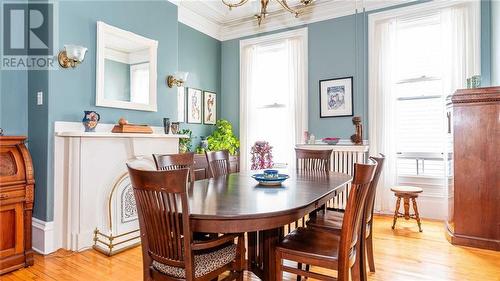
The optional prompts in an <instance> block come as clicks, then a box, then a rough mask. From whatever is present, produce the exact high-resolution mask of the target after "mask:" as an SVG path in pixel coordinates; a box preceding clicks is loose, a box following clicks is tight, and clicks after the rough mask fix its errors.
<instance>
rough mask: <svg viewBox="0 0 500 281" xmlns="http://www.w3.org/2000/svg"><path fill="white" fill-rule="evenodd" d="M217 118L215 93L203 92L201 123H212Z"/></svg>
mask: <svg viewBox="0 0 500 281" xmlns="http://www.w3.org/2000/svg"><path fill="white" fill-rule="evenodd" d="M216 119H217V95H216V94H215V93H213V92H209V91H204V92H203V123H205V124H210V125H213V124H215V121H216Z"/></svg>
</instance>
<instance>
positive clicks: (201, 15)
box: [169, 0, 415, 41]
mask: <svg viewBox="0 0 500 281" xmlns="http://www.w3.org/2000/svg"><path fill="white" fill-rule="evenodd" d="M169 1H170V2H172V3H175V4H176V5H178V7H179V10H178V15H179V22H182V23H184V24H186V25H188V26H190V27H192V28H194V29H196V30H198V31H200V32H203V33H205V34H207V35H209V36H211V37H213V38H215V39H217V40H220V41H225V40H231V39H236V38H242V37H245V36H251V35H255V34H259V33H264V32H269V31H275V30H280V29H285V28H291V27H296V26H301V25H305V24H309V23H314V22H319V21H324V20H328V19H332V18H338V17H343V16H348V15H353V14H355V13H356V10H357V11H362V10H363V8H364V9H365V11H372V10H377V9H383V8H387V7H390V6H394V5H399V4H404V3H408V2H413V1H415V0H389V1H324V2H318V3H317V4H316V5H314V6H310V7H307V8H305V9H304V10H303V12H302V14H301V16H300V17H299V18H295V17H294V16H292V15H291V14H290V13H288V12H286V11H284V10H280V12H278V13H271V14H270V15H269V16H268V17H267V18H266V20H265V21H264V22H263V24H262V25H261V26H260V27H259V26H258V25H257V21H256V20H255V18H254V17H253V16H247V17H244V18H240V19H236V20H229V21H228V20H224V19H223V18H222V13H221V11H219V10H217V9H214V6H213V5H209V4H208V3H206V2H205V3H204V2H203V1H186V2H182V3H178V0H169Z"/></svg>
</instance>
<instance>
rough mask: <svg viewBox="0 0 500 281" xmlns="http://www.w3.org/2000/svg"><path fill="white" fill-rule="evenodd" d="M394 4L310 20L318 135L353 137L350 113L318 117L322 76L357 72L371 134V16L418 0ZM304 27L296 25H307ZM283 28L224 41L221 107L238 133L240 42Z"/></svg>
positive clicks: (312, 102) (487, 68) (360, 107)
mask: <svg viewBox="0 0 500 281" xmlns="http://www.w3.org/2000/svg"><path fill="white" fill-rule="evenodd" d="M421 2H427V1H419V2H415V3H409V4H403V5H399V6H393V7H390V8H385V9H381V10H375V11H370V12H367V13H365V14H363V13H360V14H358V15H350V16H345V17H340V18H335V19H330V20H326V21H321V22H317V23H312V24H308V25H306V27H307V28H308V41H309V42H308V43H309V46H308V51H309V54H308V71H309V77H308V83H309V86H308V90H309V93H308V94H309V123H308V125H309V131H310V132H312V133H313V134H315V135H316V136H317V137H327V136H337V137H341V138H348V137H349V136H350V135H352V134H353V132H354V127H353V125H352V121H351V117H336V118H320V117H319V80H321V79H330V78H337V77H346V76H354V97H353V98H354V115H359V116H361V117H362V118H363V119H362V120H363V124H364V126H365V130H364V132H365V138H366V137H367V133H368V126H369V124H368V120H367V117H368V116H367V113H368V107H367V105H368V97H367V84H368V80H367V72H368V71H367V70H368V69H367V68H368V50H367V48H368V15H369V14H371V13H375V12H380V11H383V10H390V9H394V8H399V7H402V6H408V5H415V4H418V3H421ZM489 10H490V1H482V5H481V15H482V21H481V30H482V41H481V48H482V57H481V64H482V65H481V72H482V81H483V85H489V84H490V72H491V56H490V46H491V45H490V33H489V32H490V16H489V15H490V12H489ZM302 27H304V26H299V27H294V28H292V29H295V28H302ZM286 30H289V29H282V30H277V31H273V32H268V33H262V34H259V35H254V36H248V37H243V38H238V39H233V40H228V41H223V42H222V61H221V65H222V107H223V108H222V111H221V114H222V115H221V118H224V119H228V120H229V121H231V122H232V123H233V126H234V128H235V129H236V134H239V126H238V124H239V90H240V89H239V87H240V84H239V72H240V71H239V63H240V51H239V48H240V46H239V42H240V40H242V39H247V38H252V37H258V36H263V35H268V34H272V33H277V32H282V31H286Z"/></svg>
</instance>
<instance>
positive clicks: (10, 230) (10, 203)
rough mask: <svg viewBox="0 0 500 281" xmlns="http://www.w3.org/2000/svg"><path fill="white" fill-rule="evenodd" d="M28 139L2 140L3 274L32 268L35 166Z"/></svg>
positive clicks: (0, 268) (0, 236)
mask: <svg viewBox="0 0 500 281" xmlns="http://www.w3.org/2000/svg"><path fill="white" fill-rule="evenodd" d="M25 140H26V137H11V136H0V228H1V229H0V274H4V273H7V272H10V271H13V270H16V269H18V268H21V267H25V266H28V265H33V251H32V249H31V214H32V210H33V188H34V184H35V181H34V177H33V165H32V162H31V156H30V154H29V152H28V149H27V148H26V146H25V144H24V142H25Z"/></svg>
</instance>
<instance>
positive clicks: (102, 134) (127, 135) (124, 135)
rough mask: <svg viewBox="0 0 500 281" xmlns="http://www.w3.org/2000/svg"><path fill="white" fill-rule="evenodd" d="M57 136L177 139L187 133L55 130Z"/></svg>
mask: <svg viewBox="0 0 500 281" xmlns="http://www.w3.org/2000/svg"><path fill="white" fill-rule="evenodd" d="M56 136H57V137H78V138H153V139H156V138H159V139H171V138H173V139H179V138H188V136H187V135H174V134H168V135H167V134H154V133H153V134H138V133H111V132H79V131H65V132H57V133H56Z"/></svg>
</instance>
